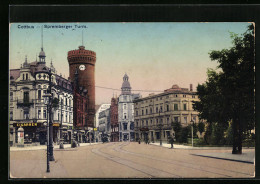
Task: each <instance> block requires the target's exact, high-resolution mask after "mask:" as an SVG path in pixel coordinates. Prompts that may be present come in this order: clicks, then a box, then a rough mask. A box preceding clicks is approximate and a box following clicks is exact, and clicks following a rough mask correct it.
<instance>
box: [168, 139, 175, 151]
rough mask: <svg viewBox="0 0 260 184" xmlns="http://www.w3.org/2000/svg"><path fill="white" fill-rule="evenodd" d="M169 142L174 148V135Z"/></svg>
mask: <svg viewBox="0 0 260 184" xmlns="http://www.w3.org/2000/svg"><path fill="white" fill-rule="evenodd" d="M169 142H170V144H171V149H173V142H174V138H173V136H171V137H170V139H169Z"/></svg>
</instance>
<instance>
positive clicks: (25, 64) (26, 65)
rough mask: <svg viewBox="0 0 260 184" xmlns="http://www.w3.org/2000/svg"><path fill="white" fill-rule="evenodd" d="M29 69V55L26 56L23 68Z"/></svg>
mask: <svg viewBox="0 0 260 184" xmlns="http://www.w3.org/2000/svg"><path fill="white" fill-rule="evenodd" d="M28 67H30V65H29V64H28V62H27V55H25V61H24V63H23V68H28Z"/></svg>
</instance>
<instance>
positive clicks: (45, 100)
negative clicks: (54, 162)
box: [43, 94, 51, 172]
mask: <svg viewBox="0 0 260 184" xmlns="http://www.w3.org/2000/svg"><path fill="white" fill-rule="evenodd" d="M50 96H51V94H45V95H43V98H44V104H45V105H47V111H48V110H49V105H50V102H49V99H50ZM44 125H45V126H46V127H47V171H46V172H50V163H49V161H50V157H49V156H50V149H49V147H50V140H49V138H50V137H49V134H50V133H49V132H50V129H49V128H50V127H49V121H48V118H47V122H45V123H44Z"/></svg>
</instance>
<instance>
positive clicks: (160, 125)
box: [159, 110, 163, 146]
mask: <svg viewBox="0 0 260 184" xmlns="http://www.w3.org/2000/svg"><path fill="white" fill-rule="evenodd" d="M162 126H163V125H162V121H161V110H159V129H160V146H162Z"/></svg>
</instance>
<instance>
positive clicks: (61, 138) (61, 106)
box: [60, 98, 64, 149]
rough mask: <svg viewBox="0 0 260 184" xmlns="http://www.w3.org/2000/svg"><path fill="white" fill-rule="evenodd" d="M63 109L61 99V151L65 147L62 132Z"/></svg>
mask: <svg viewBox="0 0 260 184" xmlns="http://www.w3.org/2000/svg"><path fill="white" fill-rule="evenodd" d="M62 108H63V99H62V98H61V110H60V111H61V112H60V116H61V118H60V149H64V146H63V134H62V133H63V132H62V119H63V114H62Z"/></svg>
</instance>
